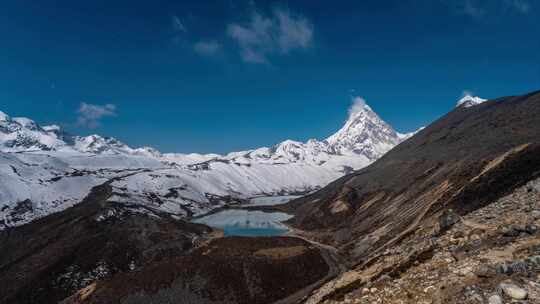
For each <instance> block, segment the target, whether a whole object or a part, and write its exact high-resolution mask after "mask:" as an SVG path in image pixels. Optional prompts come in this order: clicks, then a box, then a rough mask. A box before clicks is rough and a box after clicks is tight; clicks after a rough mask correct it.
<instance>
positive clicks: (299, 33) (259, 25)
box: [227, 9, 313, 63]
mask: <svg viewBox="0 0 540 304" xmlns="http://www.w3.org/2000/svg"><path fill="white" fill-rule="evenodd" d="M227 35H228V36H229V37H231V38H232V39H233V40H234V41H235V42H236V43H238V46H239V48H240V56H241V57H242V60H244V61H245V62H248V63H269V59H268V57H269V56H270V55H272V54H288V53H289V52H291V51H293V50H296V49H306V48H308V47H309V46H310V45H311V43H312V41H313V25H312V24H311V22H310V21H309V20H308V19H306V18H305V17H303V16H300V15H293V14H292V13H291V12H290V11H289V10H284V9H275V10H273V12H272V14H271V15H270V16H265V15H262V14H260V13H259V12H257V11H255V10H253V11H252V13H251V15H250V20H249V22H248V23H247V24H244V25H240V24H236V23H231V24H229V25H228V26H227Z"/></svg>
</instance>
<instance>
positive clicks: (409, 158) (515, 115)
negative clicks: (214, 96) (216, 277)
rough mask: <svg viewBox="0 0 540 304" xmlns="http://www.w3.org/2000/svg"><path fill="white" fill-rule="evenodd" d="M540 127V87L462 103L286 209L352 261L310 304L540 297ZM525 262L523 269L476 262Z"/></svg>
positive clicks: (300, 228)
mask: <svg viewBox="0 0 540 304" xmlns="http://www.w3.org/2000/svg"><path fill="white" fill-rule="evenodd" d="M462 105H464V104H462ZM537 126H540V92H533V93H530V94H527V95H523V96H515V97H505V98H500V99H497V100H490V101H485V102H481V103H478V104H474V105H468V106H461V105H459V106H458V107H456V109H455V110H454V111H452V112H450V113H449V114H447V115H446V116H444V117H442V118H441V119H439V120H438V121H436V122H434V123H433V124H431V125H430V126H428V127H427V128H425V129H423V130H422V131H420V132H419V133H418V134H416V135H415V136H414V137H412V138H411V139H410V140H408V141H406V142H404V143H402V144H400V145H399V146H397V147H396V148H395V149H393V150H392V151H390V152H389V153H387V154H386V155H384V156H383V157H382V158H380V159H379V160H378V161H376V162H375V163H373V164H372V165H370V166H368V167H366V168H364V169H362V170H359V171H358V172H355V173H352V174H350V175H347V176H344V177H342V178H340V179H338V180H337V181H335V182H333V183H331V184H330V185H328V186H327V187H325V188H323V189H321V190H320V191H318V192H316V193H314V194H311V195H308V196H305V197H303V198H300V199H298V200H295V201H292V202H290V203H289V204H288V205H287V206H285V207H281V208H282V209H283V208H284V209H288V210H290V211H291V212H293V213H294V214H295V217H294V218H293V219H292V220H291V225H293V226H294V227H295V228H296V229H297V232H298V233H299V234H302V235H304V236H306V237H308V238H312V239H316V240H319V241H321V242H323V243H326V244H330V245H333V246H336V247H337V249H338V250H339V252H340V253H341V255H342V256H343V257H344V258H345V259H346V260H347V261H348V262H347V264H348V266H349V269H350V271H349V272H346V273H344V274H343V275H341V276H340V277H339V278H337V279H336V280H334V281H332V282H330V283H329V284H328V285H327V286H326V287H323V288H321V289H320V290H319V292H318V293H316V294H314V295H313V297H312V298H311V299H310V301H308V303H317V302H324V301H328V302H332V301H344V302H345V303H348V302H352V301H353V300H354V301H355V302H357V303H454V302H455V303H487V302H486V301H488V298H490V297H491V296H496V295H498V296H501V297H505V298H507V299H510V298H511V296H510V295H508V294H507V292H506V291H504V290H505V289H508V288H507V287H508V285H504V284H506V283H507V284H513V285H517V287H518V288H521V289H525V290H527V292H528V294H529V295H530V298H529V299H530V300H527V301H528V302H527V301H524V303H538V301H539V298H538V297H537V292H538V286H537V285H535V283H534V282H535V281H536V280H537V275H538V273H539V269H538V267H537V264H536V263H537V261H536V257H535V254H536V253H535V249H534V248H536V247H534V246H536V245H535V244H537V243H538V235H537V232H536V231H537V229H536V228H535V227H537V225H538V224H539V223H538V218H536V215H538V213H539V212H540V210H539V209H538V208H539V206H538V204H536V202H538V193H537V192H535V191H536V190H534V189H537V184H538V182H537V181H535V182H532V183H533V184H527V183H529V182H531V181H534V180H537V179H538V178H539V177H540V128H538V127H537ZM525 185H526V186H525ZM522 187H523V188H522ZM511 225H515V227H514V226H511ZM512 229H513V230H512ZM472 230H475V231H474V232H473V231H472ZM507 230H511V231H507ZM503 231H504V232H503ZM473 234H474V235H476V236H472V235H473ZM456 239H458V240H456ZM459 239H463V240H459ZM456 242H457V243H456ZM531 246H532V247H531ZM514 262H516V263H517V262H519V263H521V264H519V263H518V264H519V265H521V266H516V267H518V268H519V271H518V272H516V271H514V270H512V271H511V273H507V272H508V271H507V270H504V271H502V273H501V271H499V273H496V274H493V275H491V274H490V275H486V276H485V277H484V275H483V274H481V275H472V272H473V270H468V269H470V268H471V269H474V268H475V267H476V266H485V267H488V268H490V267H491V268H497V267H503V268H504V267H506V266H500V265H499V264H501V263H514ZM512 267H514V266H512ZM512 273H513V274H512ZM507 281H508V282H507ZM531 282H532V283H531ZM501 283H503V284H502V285H501ZM381 288H382V290H381ZM498 289H500V290H502V291H501V292H499V294H497V290H498ZM514 289H515V288H514ZM515 290H517V289H515ZM520 292H522V291H520ZM522 300H523V299H522ZM437 301H439V302H437ZM466 301H469V302H466ZM475 301H476V302H475ZM490 303H491V302H490ZM492 303H496V302H492Z"/></svg>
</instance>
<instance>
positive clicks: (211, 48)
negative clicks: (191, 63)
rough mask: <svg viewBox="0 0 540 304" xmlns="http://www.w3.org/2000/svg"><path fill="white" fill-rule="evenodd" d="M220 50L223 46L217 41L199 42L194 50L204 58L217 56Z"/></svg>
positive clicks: (194, 46)
mask: <svg viewBox="0 0 540 304" xmlns="http://www.w3.org/2000/svg"><path fill="white" fill-rule="evenodd" d="M220 49H221V44H220V43H219V42H217V41H199V42H197V43H195V44H194V45H193V50H195V52H197V53H198V54H200V55H204V56H212V55H215V54H217V53H218V52H219V50H220Z"/></svg>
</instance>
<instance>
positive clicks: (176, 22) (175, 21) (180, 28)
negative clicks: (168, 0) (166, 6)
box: [172, 15, 187, 33]
mask: <svg viewBox="0 0 540 304" xmlns="http://www.w3.org/2000/svg"><path fill="white" fill-rule="evenodd" d="M172 25H173V29H174V31H176V32H183V33H185V32H187V29H186V27H185V25H184V23H183V22H182V20H180V18H179V17H178V16H176V15H175V16H173V17H172Z"/></svg>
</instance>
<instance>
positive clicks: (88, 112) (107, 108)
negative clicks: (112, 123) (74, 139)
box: [77, 102, 116, 129]
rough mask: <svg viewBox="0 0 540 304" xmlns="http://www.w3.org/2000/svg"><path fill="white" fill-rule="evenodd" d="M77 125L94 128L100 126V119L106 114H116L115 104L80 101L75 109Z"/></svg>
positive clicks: (106, 115)
mask: <svg viewBox="0 0 540 304" xmlns="http://www.w3.org/2000/svg"><path fill="white" fill-rule="evenodd" d="M77 113H78V117H77V125H79V126H83V127H87V128H90V129H95V128H98V127H99V126H101V119H103V118H104V117H108V116H116V106H115V105H114V104H110V103H108V104H106V105H96V104H91V103H86V102H81V104H80V106H79V109H78V110H77Z"/></svg>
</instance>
